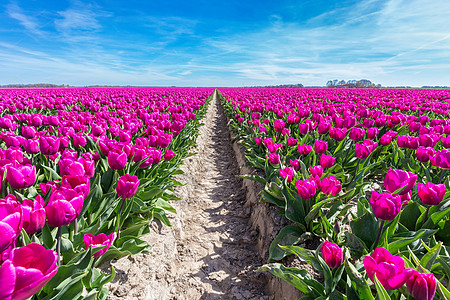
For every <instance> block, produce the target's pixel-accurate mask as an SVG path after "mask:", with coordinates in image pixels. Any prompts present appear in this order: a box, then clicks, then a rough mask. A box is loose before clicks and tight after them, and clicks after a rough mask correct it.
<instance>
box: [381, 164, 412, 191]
mask: <svg viewBox="0 0 450 300" xmlns="http://www.w3.org/2000/svg"><path fill="white" fill-rule="evenodd" d="M416 181H417V175H416V174H414V173H412V172H407V171H403V170H399V169H392V168H391V169H389V171H388V172H387V173H386V177H385V178H384V187H385V188H386V190H387V191H388V192H389V193H394V192H395V191H397V190H398V189H400V188H402V187H405V188H404V189H403V190H402V191H401V192H399V195H404V194H407V193H408V192H409V191H410V190H411V189H412V188H413V187H414V185H415V184H416Z"/></svg>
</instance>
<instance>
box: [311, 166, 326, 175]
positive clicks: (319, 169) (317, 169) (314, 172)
mask: <svg viewBox="0 0 450 300" xmlns="http://www.w3.org/2000/svg"><path fill="white" fill-rule="evenodd" d="M309 172H311V175H316V176H319V177H322V174H323V169H322V167H321V166H319V165H317V166H311V167H309Z"/></svg>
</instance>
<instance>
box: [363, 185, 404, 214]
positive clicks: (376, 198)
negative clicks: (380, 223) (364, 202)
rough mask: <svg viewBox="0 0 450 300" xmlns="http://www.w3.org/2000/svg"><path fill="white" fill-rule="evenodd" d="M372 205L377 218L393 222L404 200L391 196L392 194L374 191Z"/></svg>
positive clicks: (371, 198) (397, 196) (371, 199)
mask: <svg viewBox="0 0 450 300" xmlns="http://www.w3.org/2000/svg"><path fill="white" fill-rule="evenodd" d="M370 205H371V206H372V210H373V212H374V214H375V216H376V217H377V218H379V219H381V220H393V219H394V218H395V217H396V216H397V215H398V213H399V212H400V209H401V207H402V200H401V198H400V196H399V195H391V194H390V193H381V194H379V193H378V192H376V191H372V194H371V197H370Z"/></svg>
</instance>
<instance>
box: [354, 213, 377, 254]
mask: <svg viewBox="0 0 450 300" xmlns="http://www.w3.org/2000/svg"><path fill="white" fill-rule="evenodd" d="M361 209H363V210H364V211H365V213H364V215H362V216H360V217H358V218H356V219H353V220H352V221H351V222H350V227H351V229H352V233H353V234H354V235H356V236H357V237H358V238H359V239H361V240H362V241H363V242H364V244H366V245H372V244H373V243H374V241H375V239H376V237H377V233H378V227H379V226H378V221H377V218H376V217H375V216H374V215H373V214H371V213H370V212H369V211H368V210H367V208H365V207H364V206H361Z"/></svg>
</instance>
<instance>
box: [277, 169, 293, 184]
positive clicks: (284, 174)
mask: <svg viewBox="0 0 450 300" xmlns="http://www.w3.org/2000/svg"><path fill="white" fill-rule="evenodd" d="M279 173H280V176H281V178H283V179H286V181H287V182H291V181H292V180H293V179H294V176H295V174H294V170H293V169H292V168H289V167H285V168H284V169H279Z"/></svg>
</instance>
